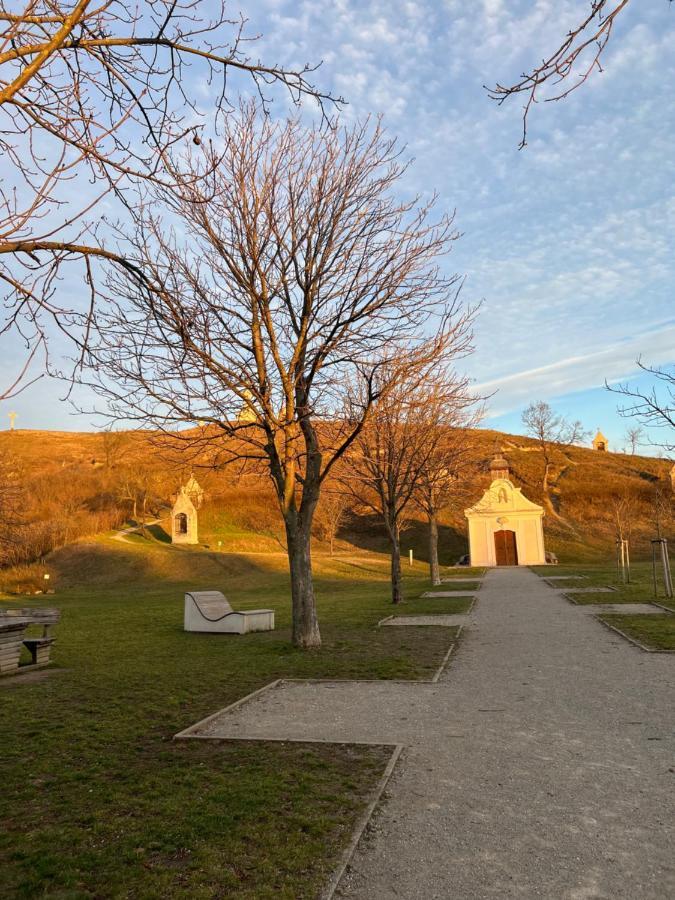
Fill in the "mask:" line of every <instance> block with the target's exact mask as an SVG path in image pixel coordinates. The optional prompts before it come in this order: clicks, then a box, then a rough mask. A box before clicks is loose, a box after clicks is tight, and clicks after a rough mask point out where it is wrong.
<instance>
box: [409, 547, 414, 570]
mask: <svg viewBox="0 0 675 900" xmlns="http://www.w3.org/2000/svg"><path fill="white" fill-rule="evenodd" d="M408 554H409V559H410V566H411V568H412V564H413V552H412V550H409V551H408Z"/></svg>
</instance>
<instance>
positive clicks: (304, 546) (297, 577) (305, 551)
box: [286, 520, 321, 650]
mask: <svg viewBox="0 0 675 900" xmlns="http://www.w3.org/2000/svg"><path fill="white" fill-rule="evenodd" d="M286 540H287V542H288V562H289V565H290V571H291V598H292V604H293V644H294V646H296V647H301V648H302V649H303V650H310V649H314V648H318V647H320V646H321V633H320V631H319V620H318V618H317V615H316V600H315V598H314V583H313V581H312V553H311V547H310V528H309V527H307V528H302V527H301V526H299V525H298V524H297V521H290V522H289V521H288V520H287V521H286Z"/></svg>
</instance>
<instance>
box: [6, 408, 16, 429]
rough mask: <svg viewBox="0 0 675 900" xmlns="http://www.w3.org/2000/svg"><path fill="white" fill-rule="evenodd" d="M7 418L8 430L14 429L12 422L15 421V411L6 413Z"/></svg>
mask: <svg viewBox="0 0 675 900" xmlns="http://www.w3.org/2000/svg"><path fill="white" fill-rule="evenodd" d="M7 418H8V419H9V430H10V431H14V423H15V422H16V413H15V412H11V413H7Z"/></svg>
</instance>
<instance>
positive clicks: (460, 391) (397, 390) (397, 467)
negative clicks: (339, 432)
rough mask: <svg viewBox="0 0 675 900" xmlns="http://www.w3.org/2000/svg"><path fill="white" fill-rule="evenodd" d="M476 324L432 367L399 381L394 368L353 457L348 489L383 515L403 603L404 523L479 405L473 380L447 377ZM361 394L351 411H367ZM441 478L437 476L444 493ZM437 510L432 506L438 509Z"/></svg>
mask: <svg viewBox="0 0 675 900" xmlns="http://www.w3.org/2000/svg"><path fill="white" fill-rule="evenodd" d="M470 325H471V319H470V318H466V319H465V320H464V321H463V322H462V323H461V327H460V328H458V329H456V330H455V332H454V333H453V334H449V335H448V336H447V339H446V340H444V342H443V344H442V346H439V347H438V348H435V349H434V354H433V356H431V358H430V361H429V362H428V363H427V362H426V361H425V363H424V364H423V365H421V366H419V365H418V366H411V367H410V368H409V369H408V371H405V372H403V373H402V375H398V376H396V377H395V378H394V377H392V373H390V370H389V369H390V366H391V365H392V364H388V366H387V368H385V369H383V374H384V377H385V378H387V380H388V381H389V382H390V383H392V384H393V387H392V388H390V389H389V390H386V391H383V392H382V395H381V396H380V398H379V399H378V401H377V403H376V404H375V407H374V409H373V412H372V414H371V417H370V419H369V420H368V422H367V424H366V426H365V428H363V429H362V431H361V433H360V434H359V435H358V437H357V439H356V442H355V447H354V450H353V451H352V452H351V453H350V455H349V464H350V471H348V472H347V474H346V477H345V486H346V487H347V488H348V489H349V490H350V491H351V492H352V494H353V496H354V497H355V498H356V499H357V500H358V501H359V502H360V503H361V504H362V505H363V506H364V507H365V508H368V509H370V510H372V511H373V512H374V513H375V514H376V515H378V516H379V517H380V518H381V519H382V522H383V524H384V526H385V529H386V532H387V537H388V540H389V545H390V547H391V599H392V603H400V602H401V600H402V599H403V586H402V579H401V531H402V529H403V526H404V517H405V515H406V513H407V511H408V510H409V508H410V506H411V504H412V502H413V500H414V499H415V498H416V496H417V495H418V493H422V494H423V493H424V487H425V486H427V487H428V485H429V478H430V476H431V472H432V470H433V469H434V466H435V465H436V463H437V461H438V459H439V458H441V457H442V455H443V453H444V451H445V447H446V446H447V442H448V440H449V429H450V428H451V427H453V426H455V425H456V424H457V419H458V418H459V417H461V415H462V412H463V411H465V410H466V408H467V407H468V406H469V405H470V404H471V403H473V402H475V401H474V399H473V398H472V397H470V396H469V394H468V382H467V379H465V378H461V377H458V376H456V375H455V374H454V373H452V372H451V371H450V370H449V368H448V367H449V365H450V363H451V362H452V361H453V360H456V359H457V358H458V357H460V356H462V355H465V354H466V353H468V352H470V350H471V341H472V334H471V329H470ZM362 403H363V401H362V400H360V397H359V392H358V391H357V392H356V394H355V396H354V397H353V398H352V406H356V407H357V409H358V408H359V407H360V406H361V405H362ZM442 480H443V473H441V472H440V471H438V470H437V471H436V484H435V485H434V487H433V488H432V493H433V492H434V491H435V490H436V489H438V488H439V487H440V482H441V481H442ZM436 509H437V506H436V503H435V502H434V505H433V510H434V512H435V511H436Z"/></svg>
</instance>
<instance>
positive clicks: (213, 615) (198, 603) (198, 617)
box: [183, 591, 274, 634]
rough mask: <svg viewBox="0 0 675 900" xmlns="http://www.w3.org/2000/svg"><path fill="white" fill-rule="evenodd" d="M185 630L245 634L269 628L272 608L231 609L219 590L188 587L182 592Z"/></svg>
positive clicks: (272, 622) (268, 629)
mask: <svg viewBox="0 0 675 900" xmlns="http://www.w3.org/2000/svg"><path fill="white" fill-rule="evenodd" d="M183 624H184V628H185V631H203V632H212V633H216V634H248V633H249V632H251V631H273V630H274V610H273V609H250V610H246V611H239V612H237V611H236V610H233V609H232V607H231V606H230V604H229V603H228V602H227V599H226V598H225V596H224V594H221V592H220V591H190V592H189V593H186V594H185V615H184V620H183Z"/></svg>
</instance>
